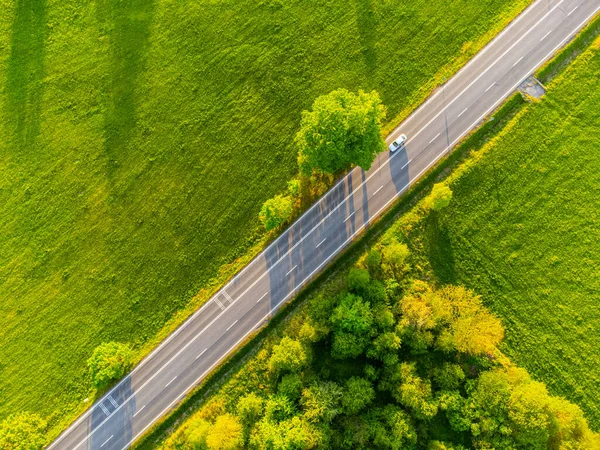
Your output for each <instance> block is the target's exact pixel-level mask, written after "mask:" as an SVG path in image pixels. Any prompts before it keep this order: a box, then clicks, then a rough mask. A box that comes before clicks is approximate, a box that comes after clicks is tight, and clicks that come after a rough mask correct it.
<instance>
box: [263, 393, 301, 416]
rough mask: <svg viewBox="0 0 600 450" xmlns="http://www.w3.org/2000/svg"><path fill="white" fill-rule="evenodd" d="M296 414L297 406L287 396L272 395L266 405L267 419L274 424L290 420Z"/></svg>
mask: <svg viewBox="0 0 600 450" xmlns="http://www.w3.org/2000/svg"><path fill="white" fill-rule="evenodd" d="M295 414H296V406H295V405H294V403H293V402H292V400H290V399H289V398H288V397H286V396H285V395H281V394H277V395H272V396H271V397H269V399H268V400H267V402H266V403H265V419H267V420H270V421H272V422H281V421H282V420H287V419H290V418H291V417H292V416H294V415H295Z"/></svg>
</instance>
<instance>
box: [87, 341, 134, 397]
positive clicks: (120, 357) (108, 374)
mask: <svg viewBox="0 0 600 450" xmlns="http://www.w3.org/2000/svg"><path fill="white" fill-rule="evenodd" d="M132 365H133V352H132V351H131V348H130V347H129V346H128V345H126V344H122V343H119V342H105V343H104V344H100V345H99V346H98V347H96V349H95V350H94V353H92V356H91V357H90V359H88V368H89V370H90V376H91V377H92V383H93V384H94V386H96V388H103V387H105V386H106V385H107V384H109V383H110V382H111V381H114V380H118V379H120V378H122V377H123V376H124V375H125V374H126V373H127V372H128V371H129V369H131V366H132Z"/></svg>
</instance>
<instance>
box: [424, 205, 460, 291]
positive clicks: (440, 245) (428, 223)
mask: <svg viewBox="0 0 600 450" xmlns="http://www.w3.org/2000/svg"><path fill="white" fill-rule="evenodd" d="M423 231H424V233H423V251H424V253H425V256H426V257H427V259H428V261H429V264H430V265H431V268H432V270H433V272H434V273H435V276H436V278H437V279H438V280H439V281H440V282H442V283H443V284H456V282H457V274H456V268H455V261H454V251H453V249H452V240H451V239H450V233H449V231H448V227H447V226H445V225H444V224H443V223H442V221H440V214H439V213H438V212H436V211H432V212H431V213H430V214H429V216H428V217H427V218H426V219H425V220H424V227H423Z"/></svg>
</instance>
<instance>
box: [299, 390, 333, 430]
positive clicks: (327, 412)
mask: <svg viewBox="0 0 600 450" xmlns="http://www.w3.org/2000/svg"><path fill="white" fill-rule="evenodd" d="M343 395H344V392H343V390H342V388H341V387H340V386H338V385H337V383H334V382H333V381H319V382H317V383H314V384H313V385H312V386H310V387H309V388H306V389H304V390H303V391H302V398H301V399H300V403H301V404H302V408H303V409H304V418H305V419H306V420H308V421H309V422H313V423H316V422H321V421H322V422H325V423H331V421H332V420H333V419H334V418H335V417H336V416H337V415H338V414H340V413H341V412H342V408H341V400H342V397H343Z"/></svg>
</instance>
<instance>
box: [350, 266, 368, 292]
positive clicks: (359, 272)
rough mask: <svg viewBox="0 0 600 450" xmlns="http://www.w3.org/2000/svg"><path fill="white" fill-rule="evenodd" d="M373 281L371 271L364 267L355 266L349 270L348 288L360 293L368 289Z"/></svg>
mask: <svg viewBox="0 0 600 450" xmlns="http://www.w3.org/2000/svg"><path fill="white" fill-rule="evenodd" d="M369 281H371V276H370V275H369V272H368V271H366V270H364V269H357V268H355V267H353V268H352V269H350V271H349V272H348V277H347V282H348V290H349V291H351V292H355V293H358V294H360V293H361V292H362V291H364V290H365V289H366V287H367V286H368V285H369Z"/></svg>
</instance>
